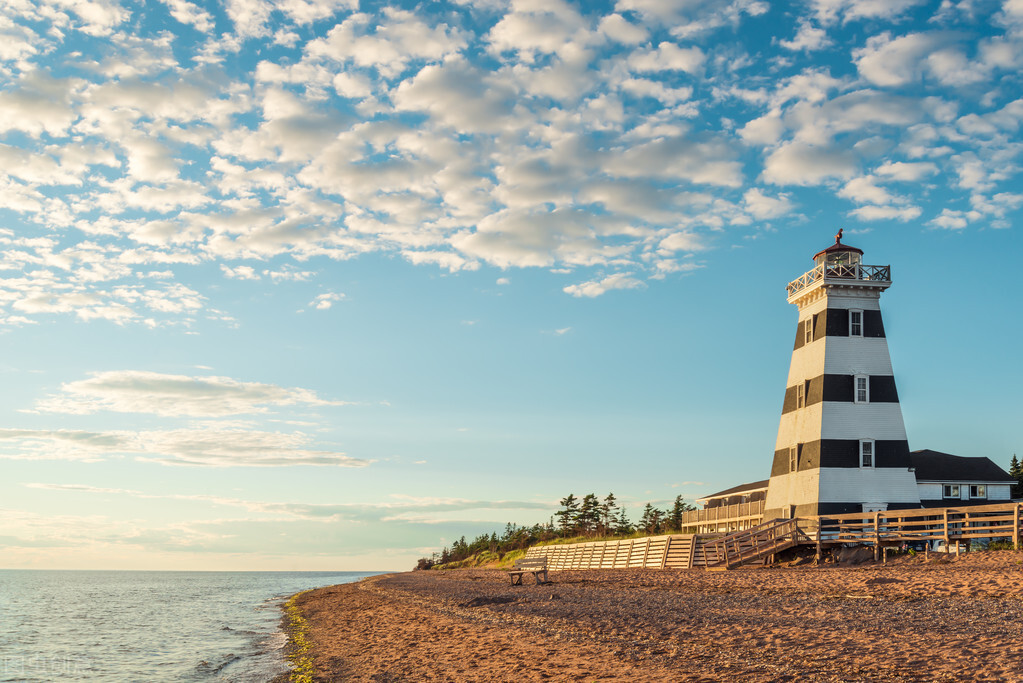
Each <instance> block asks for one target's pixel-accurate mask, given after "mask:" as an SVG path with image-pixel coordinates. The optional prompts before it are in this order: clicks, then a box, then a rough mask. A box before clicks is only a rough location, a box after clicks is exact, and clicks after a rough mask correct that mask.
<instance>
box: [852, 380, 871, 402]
mask: <svg viewBox="0 0 1023 683" xmlns="http://www.w3.org/2000/svg"><path fill="white" fill-rule="evenodd" d="M853 384H854V391H855V393H854V395H853V400H854V401H855V402H856V403H870V376H869V375H856V377H855V378H853Z"/></svg>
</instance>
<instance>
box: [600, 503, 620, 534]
mask: <svg viewBox="0 0 1023 683" xmlns="http://www.w3.org/2000/svg"><path fill="white" fill-rule="evenodd" d="M617 509H618V501H617V500H616V499H615V494H613V493H608V494H607V496H606V497H605V498H604V502H603V503H602V504H601V506H600V526H601V529H600V533H601V535H607V534H609V533H611V526H612V525H613V524H614V522H615V511H616V510H617Z"/></svg>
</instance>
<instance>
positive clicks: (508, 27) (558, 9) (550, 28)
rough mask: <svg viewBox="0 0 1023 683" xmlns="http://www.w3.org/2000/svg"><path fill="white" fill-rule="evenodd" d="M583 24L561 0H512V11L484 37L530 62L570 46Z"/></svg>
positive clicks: (496, 47)
mask: <svg viewBox="0 0 1023 683" xmlns="http://www.w3.org/2000/svg"><path fill="white" fill-rule="evenodd" d="M587 28H588V26H587V23H586V22H585V21H584V19H583V17H582V16H581V15H580V14H579V12H578V11H577V10H576V9H575V8H574V7H572V6H571V5H570V4H568V3H567V2H564V1H563V0H513V2H512V11H511V12H509V13H508V14H506V15H504V17H502V18H501V20H500V21H498V22H497V24H496V25H494V27H493V28H492V29H490V33H489V34H487V37H486V39H487V42H489V44H490V49H491V50H493V51H494V52H498V53H501V52H515V53H517V54H518V55H519V57H520V58H521V59H522V60H523V61H525V62H532V61H533V59H534V58H535V55H536V54H551V53H557V52H564V51H566V50H569V49H571V48H572V45H573V43H574V42H575V41H576V40H577V39H578V38H579V37H581V34H584V33H585V31H586V29H587ZM619 28H621V27H620V26H619Z"/></svg>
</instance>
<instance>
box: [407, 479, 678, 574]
mask: <svg viewBox="0 0 1023 683" xmlns="http://www.w3.org/2000/svg"><path fill="white" fill-rule="evenodd" d="M559 503H560V505H561V508H560V509H559V510H558V511H557V512H555V513H554V515H553V516H552V517H551V519H550V521H549V522H547V523H545V524H534V525H533V526H528V527H523V526H517V525H515V524H511V523H508V524H506V525H505V527H504V533H503V534H501V535H500V536H499V535H498V534H497V533H496V532H494V533H490V534H482V535H480V536H477V537H476V538H475V539H474V540H473V541H472V542H469V541H466V539H465V536H462V537H461V538H460V539H458V540H457V541H455V542H454V543H452V544H451V547H450V548H447V547H445V548H444V549H443V550H442V551H441V552H440V553H434V554H433V555H432V556H430V557H422V558H420V559H419V562H418V563H417V564H416V569H469V568H473V567H483V566H486V567H497V568H501V567H507V566H511V564H512V562H514V561H515V560H516V559H518V558H519V557H522V556H523V555H525V551H526V549H527V548H529V547H530V546H533V545H543V544H550V543H579V542H584V541H596V540H612V539H620V538H634V537H637V536H648V535H654V534H664V533H671V532H673V531H680V530H681V529H682V517H683V515H684V514H685V513H686V512H688V511H689V510H695V509H696V508H695V507H694V506H693V505H690V504H689V503H686V502H685V501H684V500H683V499H682V496H676V498H675V501H674V503H673V505H672V506H671V507H670V508H668V509H665V510H659V509H658V508H655V507H654V506H653V505H652V504H651V503H647V504H646V506H645V507H644V508H643V515H642V516H641V517H640V519H639V521H638V522H637V523H635V524H633V523H632V522H630V521H629V518H628V516H627V515H626V513H625V509H624V508H622V507H621V506H620V505H619V504H618V499H617V498H615V495H614V494H613V493H609V494H607V496H606V497H605V498H604V500H601V499H600V498H599V497H597V496H596V495H594V494H592V493H589V494H587V495H585V496H583V498H582V500H580V499H578V498H576V497H575V495H573V494H571V493H570V494H568V495H567V496H565V497H564V498H562V499H561V500H560V501H559Z"/></svg>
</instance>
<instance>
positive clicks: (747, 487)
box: [697, 479, 770, 500]
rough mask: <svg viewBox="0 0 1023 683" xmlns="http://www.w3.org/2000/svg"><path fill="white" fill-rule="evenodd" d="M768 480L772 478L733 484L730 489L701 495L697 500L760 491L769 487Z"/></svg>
mask: <svg viewBox="0 0 1023 683" xmlns="http://www.w3.org/2000/svg"><path fill="white" fill-rule="evenodd" d="M768 481H770V480H769V479H764V480H763V481H754V482H751V483H749V484H739V485H738V486H733V487H732V488H730V489H725V490H724V491H718V492H717V493H712V494H710V495H709V496H700V497H699V498H697V500H710V499H711V498H722V497H724V496H737V495H739V494H740V493H750V492H753V491H759V490H761V489H766V488H767V482H768Z"/></svg>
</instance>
